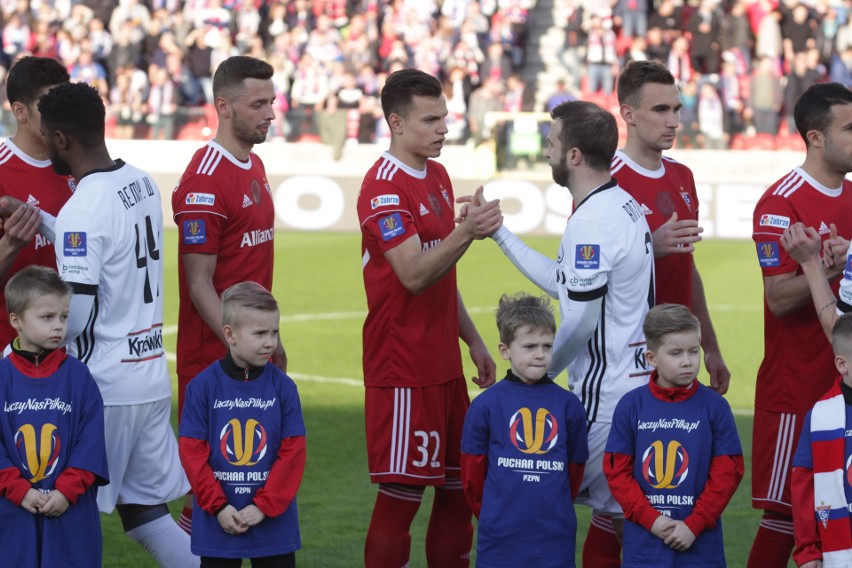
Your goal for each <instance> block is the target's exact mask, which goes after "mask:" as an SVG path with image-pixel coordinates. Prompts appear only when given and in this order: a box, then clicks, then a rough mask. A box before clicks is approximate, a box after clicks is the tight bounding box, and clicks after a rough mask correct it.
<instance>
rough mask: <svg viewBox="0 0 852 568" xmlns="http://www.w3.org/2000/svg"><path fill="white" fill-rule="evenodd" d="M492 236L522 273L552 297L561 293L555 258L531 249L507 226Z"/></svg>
mask: <svg viewBox="0 0 852 568" xmlns="http://www.w3.org/2000/svg"><path fill="white" fill-rule="evenodd" d="M491 238H492V239H494V242H496V243H497V244H498V245H499V246H500V249H501V250H502V251H503V254H505V255H506V256H507V257H508V258H509V260H511V261H512V264H514V265H515V267H517V269H518V270H520V271H521V273H522V274H523V275H524V276H526V277H527V278H529V279H530V281H532V283H533V284H535V285H536V286H538V287H539V288H541V289H542V290H543V291H544V292H546V293H547V294H548V295H549V296H550V297H552V298H557V297H558V294H559V289H558V287H557V286H558V281H557V274H558V268H559V265H558V264H557V263H556V261H555V260H553V259H551V258H548V257H547V256H545V255H543V254H541V253H540V252H538V251H536V250H533V249H531V248H530V247H529V246H527V244H526V243H524V241H522V240H521V239H519V238H518V237H517V236H516V235H515V234H514V233H513V232H512V231H510V230H509V229H507V228H506V227H505V226H501V227H500V228H499V229H497V230H496V231H495V232H494V234H493V235H491Z"/></svg>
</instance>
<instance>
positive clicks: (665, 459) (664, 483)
mask: <svg viewBox="0 0 852 568" xmlns="http://www.w3.org/2000/svg"><path fill="white" fill-rule="evenodd" d="M642 475H643V476H644V477H645V481H647V482H648V484H649V485H651V487H653V488H654V489H675V488H677V486H678V485H680V484H681V483H683V481H684V479H686V476H687V475H689V454H688V453H687V452H686V448H684V447H683V445H682V444H681V443H680V442H677V441H674V440H672V441H670V442H669V443H668V445H667V446H666V447H665V448H663V442H662V441H661V440H657V441H656V442H654V443H653V444H651V445H650V446H648V449H647V450H645V453H644V454H642Z"/></svg>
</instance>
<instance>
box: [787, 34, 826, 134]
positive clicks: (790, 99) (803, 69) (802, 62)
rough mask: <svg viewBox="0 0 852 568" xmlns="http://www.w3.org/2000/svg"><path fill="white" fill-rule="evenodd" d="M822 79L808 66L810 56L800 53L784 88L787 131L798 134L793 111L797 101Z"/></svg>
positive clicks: (795, 59) (794, 61) (794, 60)
mask: <svg viewBox="0 0 852 568" xmlns="http://www.w3.org/2000/svg"><path fill="white" fill-rule="evenodd" d="M820 79H821V77H820V75H819V73H818V72H817V71H816V69H813V68H811V67H810V66H809V65H808V54H807V53H806V52H803V51H800V52H799V53H797V54H796V55H795V57H794V58H793V69H792V70H791V72H790V74H789V75H787V85H786V86H785V87H784V112H785V113H786V115H787V131H788V132H789V133H790V134H796V132H797V130H796V121H795V119H794V118H793V109H794V108H795V106H796V101H797V100H799V97H800V96H801V94H802V93H804V92H805V91H807V90H808V88H809V87H811V86H812V85H814V84H816V83H818V82H819V81H820Z"/></svg>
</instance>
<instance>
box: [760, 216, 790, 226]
mask: <svg viewBox="0 0 852 568" xmlns="http://www.w3.org/2000/svg"><path fill="white" fill-rule="evenodd" d="M760 226H761V227H778V228H779V229H787V228H788V227H790V218H789V217H785V216H783V215H770V214H769V213H764V214H763V215H761V216H760Z"/></svg>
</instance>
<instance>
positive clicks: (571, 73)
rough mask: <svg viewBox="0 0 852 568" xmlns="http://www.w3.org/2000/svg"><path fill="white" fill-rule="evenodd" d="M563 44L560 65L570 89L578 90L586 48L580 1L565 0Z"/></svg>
mask: <svg viewBox="0 0 852 568" xmlns="http://www.w3.org/2000/svg"><path fill="white" fill-rule="evenodd" d="M564 8H565V10H566V17H565V44H564V46H563V48H562V64H563V65H564V66H565V71H566V72H567V74H568V77H570V78H571V81H572V84H571V88H572V89H574V90H579V89H580V77H582V76H583V64H582V59H583V57H582V52H583V50H584V49H585V46H586V30H585V28H584V27H583V4H582V2H581V0H565V7H564Z"/></svg>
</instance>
